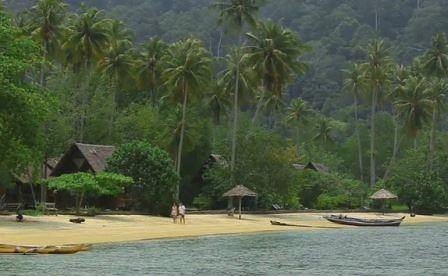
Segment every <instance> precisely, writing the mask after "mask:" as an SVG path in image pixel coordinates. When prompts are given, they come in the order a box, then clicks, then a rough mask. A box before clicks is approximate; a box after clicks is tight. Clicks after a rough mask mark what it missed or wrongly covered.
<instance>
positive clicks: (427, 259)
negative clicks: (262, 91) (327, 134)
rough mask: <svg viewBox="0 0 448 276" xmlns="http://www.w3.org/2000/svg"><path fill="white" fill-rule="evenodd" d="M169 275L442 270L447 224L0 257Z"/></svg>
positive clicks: (13, 270)
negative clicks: (75, 252)
mask: <svg viewBox="0 0 448 276" xmlns="http://www.w3.org/2000/svg"><path fill="white" fill-rule="evenodd" d="M0 240H1V237H0ZM176 274H180V275H448V223H437V224H421V225H413V226H406V225H404V226H400V227H398V228H353V229H338V230H312V231H297V232H278V233H264V234H251V235H233V236H210V237H200V238H188V239H176V240H157V241H145V242H135V243H124V244H109V245H98V246H95V247H94V248H93V250H92V251H90V252H84V253H79V254H75V255H48V256H44V255H33V256H13V255H0V275H64V276H66V275H98V276H99V275H129V276H130V275H176Z"/></svg>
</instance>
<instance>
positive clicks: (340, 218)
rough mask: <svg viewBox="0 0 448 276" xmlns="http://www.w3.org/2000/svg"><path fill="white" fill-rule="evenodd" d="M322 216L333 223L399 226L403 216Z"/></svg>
mask: <svg viewBox="0 0 448 276" xmlns="http://www.w3.org/2000/svg"><path fill="white" fill-rule="evenodd" d="M324 218H325V219H326V220H328V221H331V222H334V223H338V224H345V225H354V226H400V224H401V222H402V221H403V220H404V218H405V216H404V217H402V218H399V219H360V218H352V217H347V216H342V215H339V216H336V215H330V216H324Z"/></svg>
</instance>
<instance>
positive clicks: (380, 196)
mask: <svg viewBox="0 0 448 276" xmlns="http://www.w3.org/2000/svg"><path fill="white" fill-rule="evenodd" d="M397 198H398V196H396V195H394V194H393V193H391V192H389V191H388V190H386V189H381V190H379V191H377V192H375V193H374V194H373V195H371V196H370V199H376V200H385V199H397Z"/></svg>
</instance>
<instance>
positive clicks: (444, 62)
mask: <svg viewBox="0 0 448 276" xmlns="http://www.w3.org/2000/svg"><path fill="white" fill-rule="evenodd" d="M422 62H423V68H424V70H425V71H426V72H427V73H428V74H429V75H430V76H437V77H441V78H447V77H448V41H447V38H446V36H445V34H444V33H436V34H435V35H434V37H433V39H432V47H431V48H430V49H429V50H428V51H427V52H426V53H425V54H424V56H423V61H422Z"/></svg>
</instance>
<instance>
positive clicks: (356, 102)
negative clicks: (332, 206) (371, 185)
mask: <svg viewBox="0 0 448 276" xmlns="http://www.w3.org/2000/svg"><path fill="white" fill-rule="evenodd" d="M356 94H357V91H355V95H354V104H355V131H356V140H357V141H358V164H359V177H360V179H361V181H362V182H364V176H363V174H364V166H363V163H362V145H361V136H360V134H359V127H358V97H357V96H356Z"/></svg>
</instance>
